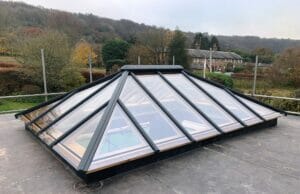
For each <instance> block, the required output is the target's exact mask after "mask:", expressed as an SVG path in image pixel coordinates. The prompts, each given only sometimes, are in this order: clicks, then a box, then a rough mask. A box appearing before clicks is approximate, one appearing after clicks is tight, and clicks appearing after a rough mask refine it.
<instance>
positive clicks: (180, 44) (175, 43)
mask: <svg viewBox="0 0 300 194" xmlns="http://www.w3.org/2000/svg"><path fill="white" fill-rule="evenodd" d="M185 42H186V37H185V36H184V34H183V33H182V32H181V31H180V30H175V35H174V37H173V39H172V40H171V42H170V44H169V63H170V64H172V58H173V56H175V62H176V64H179V65H182V66H184V67H185V68H189V66H188V56H187V52H186V49H185Z"/></svg>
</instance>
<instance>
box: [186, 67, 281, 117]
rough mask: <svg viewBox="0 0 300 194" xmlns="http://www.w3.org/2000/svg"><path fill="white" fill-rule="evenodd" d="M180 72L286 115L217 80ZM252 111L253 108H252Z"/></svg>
mask: <svg viewBox="0 0 300 194" xmlns="http://www.w3.org/2000/svg"><path fill="white" fill-rule="evenodd" d="M182 73H186V74H188V75H190V76H192V77H194V78H196V79H199V80H201V81H204V82H206V83H209V84H212V85H214V86H216V87H218V88H221V89H223V90H226V91H227V92H228V93H229V94H230V95H231V96H232V97H236V96H235V95H233V94H236V95H238V96H240V97H242V98H246V99H247V100H249V101H252V102H254V103H257V104H259V105H261V106H264V107H266V108H269V109H271V110H273V111H276V112H280V113H281V114H284V115H287V113H286V112H285V111H283V110H281V109H278V108H275V107H272V106H270V105H268V104H265V103H263V102H260V101H259V100H256V99H255V98H252V97H250V96H247V95H245V94H242V93H240V92H238V91H235V90H233V89H231V88H228V87H225V86H223V85H221V84H219V83H217V82H214V81H212V80H208V79H204V78H202V77H200V76H196V75H194V74H192V73H191V72H189V71H187V70H183V71H182ZM243 105H244V104H243ZM252 111H253V110H252ZM254 112H255V111H254Z"/></svg>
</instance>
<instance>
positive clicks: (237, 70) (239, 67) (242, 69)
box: [233, 66, 245, 73]
mask: <svg viewBox="0 0 300 194" xmlns="http://www.w3.org/2000/svg"><path fill="white" fill-rule="evenodd" d="M244 70H245V67H243V66H236V67H234V68H233V72H234V73H238V72H242V71H244Z"/></svg>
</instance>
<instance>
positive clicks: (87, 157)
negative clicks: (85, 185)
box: [16, 67, 282, 181]
mask: <svg viewBox="0 0 300 194" xmlns="http://www.w3.org/2000/svg"><path fill="white" fill-rule="evenodd" d="M135 68H136V67H135ZM128 71H131V72H130V73H129V72H128ZM133 72H137V73H141V72H143V71H141V70H136V71H135V70H134V69H130V68H129V69H123V70H122V72H119V73H116V74H114V75H112V76H110V78H109V79H112V78H115V77H117V78H118V77H120V76H121V78H120V80H119V83H118V84H117V86H116V89H115V92H114V93H113V94H112V98H111V99H110V100H109V101H108V102H106V103H105V104H103V105H102V106H100V107H98V108H97V109H96V110H95V111H93V112H92V113H90V114H89V115H88V116H86V117H85V118H84V119H82V120H81V121H80V122H79V123H78V124H76V125H75V126H74V127H72V128H71V129H69V130H68V131H67V132H66V133H64V134H63V135H62V136H61V137H60V138H58V139H56V140H55V141H54V142H52V143H51V144H50V145H47V144H46V143H45V142H43V141H42V140H41V139H40V138H39V137H38V135H37V134H35V133H34V132H33V131H32V130H31V129H30V127H29V126H26V129H30V130H29V131H30V132H31V133H32V134H33V135H34V136H35V137H37V139H39V141H40V142H42V143H43V144H44V145H45V146H47V147H48V148H49V149H50V150H52V151H53V152H54V154H55V155H57V156H58V157H59V158H60V159H61V160H63V161H64V162H65V163H67V164H68V165H69V166H70V167H71V169H73V170H74V171H75V172H76V174H77V175H79V176H80V177H81V178H83V179H85V180H86V181H89V180H90V178H93V177H100V178H106V177H108V176H111V175H114V174H116V169H118V170H119V171H126V170H129V169H131V168H134V166H135V165H139V164H144V163H148V162H149V161H150V162H153V161H152V160H155V161H156V160H160V159H163V158H165V156H167V157H168V156H169V153H173V152H174V153H175V152H176V153H177V151H179V152H180V150H181V148H176V149H173V150H170V151H164V152H160V150H159V149H158V148H157V146H156V144H155V143H154V142H153V141H152V139H151V138H150V137H149V136H148V135H147V134H146V133H145V131H144V130H143V128H142V127H141V126H140V125H139V123H138V122H137V121H136V120H135V118H134V117H133V115H132V114H131V113H130V111H129V110H128V109H127V108H126V106H125V105H124V104H123V103H122V102H121V100H120V99H119V97H120V94H121V91H122V89H123V87H124V85H125V82H126V78H127V77H128V75H129V74H130V75H131V76H132V77H133V79H134V80H135V82H136V83H137V84H138V85H139V86H140V87H141V88H142V89H143V90H144V92H145V93H146V94H147V95H148V96H149V97H150V98H151V99H152V100H153V102H154V103H155V104H156V105H157V106H159V107H160V108H161V110H162V111H163V112H164V113H165V114H166V116H167V117H169V119H170V120H171V121H172V122H173V123H174V124H175V125H177V124H176V122H177V120H176V119H175V118H174V117H173V116H172V115H171V113H169V112H168V111H167V110H166V109H165V107H164V106H163V105H162V104H161V103H160V102H159V101H158V100H157V99H156V98H155V97H154V96H153V94H152V93H151V92H150V91H149V90H148V89H147V88H146V87H145V86H144V85H143V84H142V83H141V82H140V81H139V79H138V78H137V77H136V75H135V74H134V73H133ZM146 72H153V73H158V75H159V76H160V77H161V78H162V79H163V80H164V81H165V82H166V83H167V84H168V85H169V86H170V87H171V88H172V89H173V90H175V89H176V88H175V87H174V85H173V84H172V83H170V82H169V81H168V80H167V79H166V78H165V77H164V76H163V74H162V73H160V71H159V70H158V69H155V70H151V69H147V71H146ZM162 72H165V73H169V72H171V73H174V72H176V73H183V74H184V75H185V76H186V74H188V75H189V73H188V72H185V71H183V68H180V67H176V70H175V71H172V70H171V69H164V70H162ZM185 73H186V74H185ZM117 75H119V76H117ZM193 77H195V76H193ZM195 78H197V77H195ZM198 79H199V78H198ZM101 80H108V78H107V79H101ZM101 80H99V81H98V80H97V81H96V83H95V82H94V84H92V85H91V86H90V87H92V86H94V85H95V84H98V83H101V82H102V81H101ZM200 80H202V79H200ZM203 81H205V80H203ZM103 82H104V81H103ZM110 83H111V82H110ZM208 83H210V82H208ZM210 84H211V83H210ZM88 85H89V84H88ZM213 85H215V84H213ZM215 86H216V85H215ZM218 87H219V88H220V86H218ZM81 88H83V87H81ZM85 88H89V87H87V86H86V87H85ZM221 88H222V89H224V90H225V91H226V92H228V93H229V94H230V93H231V96H235V95H234V94H235V92H233V91H231V90H229V89H227V88H226V87H224V86H222V87H221ZM198 89H200V88H198ZM82 90H83V89H82ZM74 91H80V90H74ZM74 91H71V92H70V93H72V92H74ZM175 92H176V93H177V94H178V95H179V96H181V95H182V96H181V97H182V98H186V97H185V96H184V95H183V94H182V93H181V92H180V91H178V90H177V89H176V90H175ZM178 92H179V93H178ZM70 93H68V94H65V95H62V97H61V98H60V99H62V98H66V96H68V95H70ZM75 93H76V92H75ZM237 95H238V94H237ZM208 97H210V96H208ZM242 97H244V96H242ZM235 98H237V97H236V96H235ZM184 100H185V99H184ZM186 100H188V99H187V98H186ZM212 100H213V99H212ZM250 100H251V99H250ZM213 101H214V100H213ZM48 102H49V101H48ZM52 102H55V100H53V101H52ZM186 102H187V103H188V104H190V103H191V102H190V101H189V100H188V101H186ZM255 103H257V102H255ZM48 104H50V103H48ZM117 104H118V105H119V106H120V107H121V109H122V110H123V112H124V113H125V114H126V115H127V117H128V118H129V119H130V120H131V122H132V123H133V124H134V125H135V127H136V128H137V129H138V131H139V132H140V134H141V135H142V136H143V137H144V139H145V140H146V142H147V143H148V145H149V146H150V147H151V148H152V149H153V151H154V154H152V155H150V156H146V157H145V158H142V159H138V160H137V161H136V162H135V161H133V162H129V163H128V164H127V163H126V164H120V165H117V166H115V167H112V168H109V169H104V170H101V171H99V172H95V173H92V174H89V175H87V174H86V172H87V170H88V167H89V166H90V165H91V163H92V159H93V156H94V154H95V152H96V149H97V147H98V145H99V143H100V141H101V139H102V136H103V134H104V130H105V129H106V127H107V125H108V122H109V118H110V117H111V115H112V112H113V110H114V107H115V106H116V105H117ZM259 104H260V103H259ZM190 105H191V106H192V107H193V103H191V104H190ZM261 105H263V106H264V104H261ZM44 106H46V105H44ZM37 107H39V108H40V107H42V106H41V105H39V106H37ZM266 107H267V106H266ZM75 108H76V107H75ZM75 108H74V109H75ZM104 108H105V112H104V113H103V116H102V118H101V120H100V121H99V124H98V126H97V129H96V130H95V133H94V135H93V137H92V140H91V141H90V143H89V145H88V148H87V149H86V152H85V154H84V156H83V157H82V160H81V162H80V164H79V168H78V169H75V168H74V167H73V166H71V165H70V164H69V163H68V162H67V161H66V160H65V159H64V158H62V157H61V156H60V155H59V154H58V153H56V151H55V150H53V146H54V145H56V144H57V143H59V142H60V141H62V140H63V139H64V138H65V137H67V136H68V135H69V134H71V133H72V132H73V131H75V130H76V129H77V128H78V127H80V126H81V125H82V124H84V123H85V122H86V121H87V120H89V119H90V118H91V117H92V116H94V115H95V114H97V113H99V112H100V111H101V110H103V109H104ZM193 108H195V110H196V111H197V109H198V108H197V107H193ZM267 108H269V107H267ZM36 109H38V108H36V107H34V108H32V109H31V111H29V112H32V111H34V110H36ZM272 110H274V109H272ZM199 111H200V112H202V111H201V110H199V109H198V111H197V112H198V113H199V114H201V113H200V112H199ZM276 111H277V112H282V111H278V110H277V109H276ZM24 112H25V113H24ZM226 112H227V111H226ZM22 113H24V116H25V117H26V115H25V114H27V113H28V111H27V112H26V111H23V112H21V113H18V115H16V117H18V116H20V115H22ZM201 115H202V114H201ZM202 116H203V115H202ZM203 117H204V119H206V118H205V116H203ZM208 119H209V118H208ZM206 120H207V119H206ZM207 121H208V120H207ZM208 122H209V121H208ZM211 122H212V123H214V122H213V121H211ZM177 123H178V122H177ZM209 123H210V122H209ZM212 123H211V124H212ZM276 123H277V119H272V120H269V121H266V120H263V122H262V123H258V124H255V125H252V126H245V125H244V127H245V128H243V129H250V128H253V127H254V126H274V125H276ZM178 124H179V125H178V126H179V127H178V126H177V127H178V128H179V129H180V130H181V131H182V132H183V134H184V135H185V136H186V137H187V138H188V139H189V140H190V141H191V143H190V144H188V145H187V146H184V147H187V148H188V149H189V148H190V147H195V144H196V146H197V145H198V146H199V145H202V143H203V142H206V140H205V141H197V142H196V141H195V140H194V138H193V137H192V136H191V135H190V134H189V133H188V132H187V131H186V130H185V128H183V127H182V126H181V124H180V123H178ZM214 125H216V124H212V126H214ZM215 128H216V129H217V130H218V129H219V130H220V131H219V132H221V136H224V135H228V134H232V133H236V132H238V131H234V132H230V133H226V134H224V133H223V131H222V130H221V129H220V128H219V127H218V126H217V125H216V127H215ZM189 136H190V137H189ZM218 137H220V136H218ZM213 139H215V138H213ZM183 150H185V148H184V149H183ZM170 155H172V154H170ZM143 160H145V161H143ZM132 164H134V165H133V166H131V165H132ZM99 173H102V175H101V174H99Z"/></svg>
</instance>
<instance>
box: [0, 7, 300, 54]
mask: <svg viewBox="0 0 300 194" xmlns="http://www.w3.org/2000/svg"><path fill="white" fill-rule="evenodd" d="M36 28H40V29H43V30H47V29H51V30H57V31H60V32H63V33H65V34H66V35H67V36H68V37H69V38H70V42H71V43H74V44H75V43H76V42H77V41H79V40H80V39H82V38H83V39H85V40H86V41H88V42H91V43H96V44H99V43H103V42H105V41H107V40H110V39H112V38H115V37H120V38H122V39H124V40H126V41H128V42H130V41H133V40H134V39H135V37H136V35H137V34H138V33H142V32H146V31H148V30H149V29H152V30H153V29H157V30H158V29H159V28H158V27H155V26H149V25H146V24H139V23H136V22H133V21H130V20H113V19H109V18H103V17H98V16H95V15H92V14H80V13H70V12H65V11H59V10H53V9H46V8H43V7H35V6H31V5H28V4H25V3H21V2H4V1H0V38H1V37H2V38H3V37H5V36H7V34H12V33H24V32H25V33H26V32H27V31H31V33H32V31H36V30H37V29H36ZM160 30H161V29H160ZM185 34H186V36H187V38H188V40H187V47H190V45H191V43H192V40H193V38H194V35H195V34H194V33H191V32H186V33H185ZM217 38H218V39H219V42H220V46H221V49H222V50H232V49H240V50H243V51H252V50H253V49H255V48H257V47H264V48H270V49H272V50H273V51H274V52H281V51H283V50H284V49H286V48H289V47H296V46H300V40H291V39H266V38H259V37H254V36H217Z"/></svg>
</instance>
